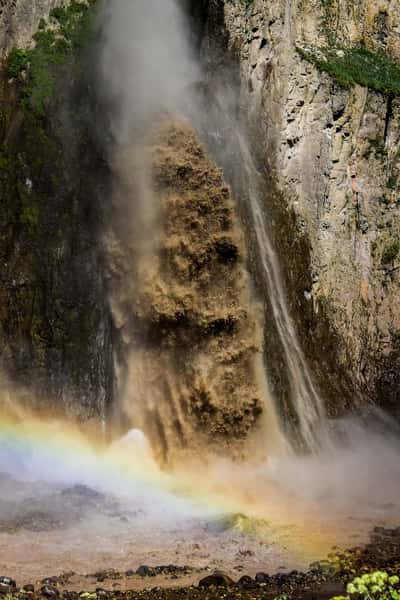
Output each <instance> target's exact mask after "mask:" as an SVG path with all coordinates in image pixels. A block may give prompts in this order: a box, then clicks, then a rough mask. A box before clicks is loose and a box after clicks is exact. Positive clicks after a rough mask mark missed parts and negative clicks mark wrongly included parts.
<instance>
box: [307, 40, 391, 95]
mask: <svg viewBox="0 0 400 600" xmlns="http://www.w3.org/2000/svg"><path fill="white" fill-rule="evenodd" d="M297 52H298V53H299V54H300V56H301V57H302V58H304V59H305V60H308V61H309V62H311V63H312V64H315V65H316V66H317V67H318V68H319V69H320V70H321V71H325V72H326V73H328V74H329V75H330V76H331V77H332V78H333V79H334V80H335V81H336V82H337V83H338V84H339V85H341V86H343V87H345V88H349V87H351V86H353V85H355V84H358V85H362V86H364V87H368V88H370V89H372V90H375V91H376V92H382V93H383V94H392V95H394V96H398V95H400V65H399V64H398V63H396V62H395V61H394V60H392V59H391V58H389V57H388V56H386V55H385V54H383V53H382V52H372V51H371V50H367V48H364V47H362V46H356V47H353V48H345V49H338V48H319V49H317V50H316V51H313V50H305V49H304V48H297Z"/></svg>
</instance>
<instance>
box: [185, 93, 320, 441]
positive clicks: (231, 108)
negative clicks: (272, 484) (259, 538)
mask: <svg viewBox="0 0 400 600" xmlns="http://www.w3.org/2000/svg"><path fill="white" fill-rule="evenodd" d="M210 87H213V91H212V92H210V90H209V89H208V87H207V86H206V91H205V98H204V97H203V98H202V100H201V101H200V102H201V103H204V101H205V103H206V105H207V106H208V111H207V114H205V115H200V119H199V115H197V116H196V115H195V116H194V119H195V120H196V119H197V120H198V126H199V129H200V130H201V132H202V135H203V137H204V138H205V139H206V140H207V143H208V146H209V147H210V148H211V152H212V153H213V154H214V155H215V156H216V157H217V161H219V162H220V163H221V165H222V166H223V168H224V171H225V174H226V175H227V178H228V181H230V183H231V184H232V185H233V188H234V190H235V194H236V200H237V201H238V202H239V203H241V209H242V213H243V214H244V219H245V220H246V221H248V222H247V223H246V227H247V228H248V230H249V233H250V235H251V236H252V238H253V239H254V241H255V248H254V250H253V253H254V254H256V257H257V261H258V265H259V271H260V272H261V275H262V280H263V283H264V284H265V286H264V289H265V290H266V291H267V294H268V300H269V302H270V306H271V309H272V315H273V320H274V323H275V326H276V331H277V334H278V337H279V341H280V343H281V346H282V349H283V353H284V358H285V364H286V368H287V374H288V380H289V385H290V398H291V404H292V406H293V410H294V412H295V415H296V421H297V430H296V432H295V436H296V438H297V439H296V442H297V444H300V446H302V447H305V448H306V449H308V450H311V451H317V450H318V448H319V447H320V445H321V439H322V435H323V442H324V445H327V444H328V445H329V435H328V433H327V431H326V427H325V425H326V418H325V417H326V413H325V407H324V402H323V399H322V398H321V396H320V394H319V392H318V390H317V388H316V385H315V383H314V382H313V378H312V374H311V373H310V370H309V368H308V365H307V361H306V358H305V356H304V353H303V350H302V348H301V343H300V340H299V338H298V335H297V332H296V328H295V325H294V322H293V319H292V317H291V315H290V311H289V306H288V301H287V296H286V289H285V285H284V283H283V278H282V273H281V269H280V265H279V259H278V256H277V253H276V251H275V249H274V247H273V244H272V242H271V237H270V233H269V230H268V215H267V214H266V211H267V210H268V209H267V207H266V205H265V196H266V193H265V187H266V185H267V184H266V181H265V179H264V177H263V175H262V174H261V173H260V171H259V170H258V169H257V166H256V164H255V161H254V158H253V156H252V152H251V149H250V142H249V140H248V137H247V135H246V134H245V133H243V126H242V124H241V123H240V122H239V121H238V119H237V118H236V116H235V115H236V108H237V101H236V98H233V96H234V94H232V90H229V89H227V88H226V86H225V85H224V84H222V85H220V87H219V88H218V87H217V88H216V89H215V86H210ZM203 110H204V109H203ZM267 361H268V358H267ZM266 369H267V371H268V364H267V365H266Z"/></svg>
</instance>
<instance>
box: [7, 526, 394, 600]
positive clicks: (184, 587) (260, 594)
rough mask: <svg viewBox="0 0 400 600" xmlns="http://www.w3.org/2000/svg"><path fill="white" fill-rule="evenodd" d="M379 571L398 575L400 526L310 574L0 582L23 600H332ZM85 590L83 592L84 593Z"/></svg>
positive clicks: (146, 574)
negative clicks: (357, 579)
mask: <svg viewBox="0 0 400 600" xmlns="http://www.w3.org/2000/svg"><path fill="white" fill-rule="evenodd" d="M375 570H386V571H388V572H389V573H391V574H393V573H398V572H399V570H400V527H398V528H394V529H384V528H379V527H377V528H375V529H374V530H373V531H372V533H371V535H370V541H369V542H368V543H367V544H366V545H364V546H363V547H357V548H353V549H350V550H348V551H346V552H343V553H340V552H337V553H332V554H331V555H330V556H329V557H328V559H327V560H324V561H320V562H316V563H314V564H312V565H310V568H309V570H308V571H307V572H299V571H296V570H293V571H290V572H280V573H275V574H268V573H265V572H262V571H261V572H258V573H257V574H256V575H255V576H253V577H251V576H250V575H246V574H242V575H241V576H240V577H237V578H235V579H233V578H232V577H231V576H230V575H229V574H228V573H226V572H223V571H213V572H212V571H211V569H210V567H204V568H198V567H193V566H177V565H173V564H170V565H164V566H157V567H150V566H148V565H141V566H140V567H138V568H137V569H128V570H126V571H122V572H121V571H117V570H115V569H105V570H101V571H98V572H96V573H92V574H78V573H75V572H72V571H71V572H67V573H62V574H61V575H58V576H50V577H46V578H43V579H41V580H37V581H35V582H34V583H33V584H32V583H30V584H29V583H25V584H23V585H21V586H20V585H19V584H18V583H17V581H16V580H15V579H12V578H10V577H7V576H2V577H0V596H7V598H8V599H9V600H11V598H15V599H17V598H18V599H20V600H34V599H35V598H48V599H55V598H63V599H65V600H79V599H82V600H96V599H99V600H100V599H104V600H108V599H121V600H122V599H125V598H126V599H130V598H143V599H147V598H148V599H152V598H162V599H174V600H175V599H179V598H194V599H196V598H206V599H208V598H210V599H211V598H244V599H247V598H248V599H250V598H251V599H254V598H267V599H269V598H271V599H272V598H276V597H286V598H293V599H297V598H299V599H300V598H310V599H311V598H315V599H319V598H321V599H323V598H327V599H328V598H331V597H333V596H335V595H340V594H343V593H344V591H345V585H346V583H347V582H348V581H349V580H351V579H352V578H353V577H354V575H355V574H363V573H368V572H372V571H375ZM82 590H84V591H82Z"/></svg>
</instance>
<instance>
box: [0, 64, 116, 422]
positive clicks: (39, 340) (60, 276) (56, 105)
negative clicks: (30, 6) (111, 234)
mask: <svg viewBox="0 0 400 600" xmlns="http://www.w3.org/2000/svg"><path fill="white" fill-rule="evenodd" d="M59 63H60V64H57V65H56V66H54V65H52V67H50V66H49V65H47V71H46V70H45V68H46V67H45V68H44V69H43V70H44V72H45V73H50V75H51V80H50V82H51V86H50V92H51V93H48V94H47V96H45V95H44V96H43V97H44V98H45V99H43V100H42V103H43V106H42V105H41V106H40V108H41V110H38V109H37V108H36V107H35V106H34V105H33V104H32V103H29V102H30V100H31V96H28V99H27V98H26V97H25V96H23V93H24V91H26V88H25V87H24V85H25V81H26V79H25V77H24V76H23V75H21V76H20V77H19V78H18V79H16V78H14V80H11V81H10V80H9V77H7V75H6V74H4V73H2V74H0V114H1V122H0V141H1V149H0V166H1V168H0V264H1V274H0V367H1V370H2V373H3V370H4V372H5V373H6V374H7V375H8V376H9V377H10V379H11V380H12V381H13V382H14V383H16V384H17V385H18V386H22V388H23V389H26V390H27V391H28V392H29V393H28V397H27V402H28V403H29V406H30V407H32V405H34V404H35V403H36V404H37V405H38V406H37V407H38V408H40V409H43V410H45V411H50V412H55V413H57V412H59V413H64V414H67V415H68V416H71V417H77V418H78V419H80V420H87V419H90V418H94V419H103V418H104V417H105V415H106V412H107V407H108V404H109V402H110V401H111V398H112V389H113V369H112V344H111V320H110V318H109V311H108V306H107V300H106V292H105V288H104V277H103V274H104V269H103V266H102V253H101V244H100V243H99V240H100V235H99V232H100V230H101V222H102V207H101V202H100V198H101V197H103V186H104V181H105V179H106V176H107V175H106V174H107V168H106V166H105V162H104V160H103V157H102V155H101V153H100V152H99V145H98V144H97V142H96V140H94V138H93V128H92V118H93V110H94V102H93V101H92V98H91V97H90V94H89V93H88V91H87V90H88V80H87V78H86V75H87V72H86V71H85V68H84V66H85V65H84V61H83V60H82V62H79V61H76V60H74V56H73V55H72V54H71V57H70V59H69V60H67V61H66V62H65V63H64V64H62V63H61V61H59ZM50 69H52V70H51V71H50ZM48 81H49V80H48V79H46V78H45V77H43V82H42V80H40V79H37V80H35V85H36V87H35V88H34V89H35V92H37V93H38V94H39V97H41V96H40V93H42V92H43V88H45V86H46V82H47V83H48ZM53 88H54V89H53ZM46 89H47V91H48V88H46ZM46 89H45V91H46ZM28 91H29V90H28ZM31 93H32V92H31ZM21 97H22V98H24V99H25V103H24V102H21ZM34 398H35V400H34Z"/></svg>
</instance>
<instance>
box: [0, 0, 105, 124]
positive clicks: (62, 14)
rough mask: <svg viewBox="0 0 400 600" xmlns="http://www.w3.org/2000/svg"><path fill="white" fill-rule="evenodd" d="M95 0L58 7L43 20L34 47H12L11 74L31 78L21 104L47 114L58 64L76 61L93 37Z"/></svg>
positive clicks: (26, 85) (40, 113)
mask: <svg viewBox="0 0 400 600" xmlns="http://www.w3.org/2000/svg"><path fill="white" fill-rule="evenodd" d="M94 3H95V0H90V1H89V2H79V1H78V0H73V1H72V3H71V4H69V5H68V6H60V7H57V8H54V9H53V10H52V11H51V13H50V18H49V20H48V21H44V20H43V19H42V20H41V22H40V25H39V30H38V32H37V33H36V34H35V36H34V41H35V47H34V48H32V49H31V50H22V49H20V48H14V49H13V50H11V52H10V55H9V57H8V65H7V70H8V74H9V75H10V76H11V77H18V76H19V75H20V73H21V72H22V71H23V70H26V71H27V78H26V80H25V81H23V82H22V83H21V86H22V89H21V103H22V105H23V106H25V107H27V108H29V109H31V110H33V111H34V112H35V113H36V114H38V115H44V114H45V110H46V103H47V101H48V100H49V99H50V98H51V97H52V96H53V94H54V88H55V68H56V66H57V65H63V64H65V63H67V62H68V61H71V60H73V57H74V56H75V55H76V53H77V52H78V51H79V50H80V49H81V48H82V47H83V46H84V45H85V44H86V42H87V41H88V39H89V38H90V35H91V14H90V10H89V9H90V7H91V5H93V4H94Z"/></svg>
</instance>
